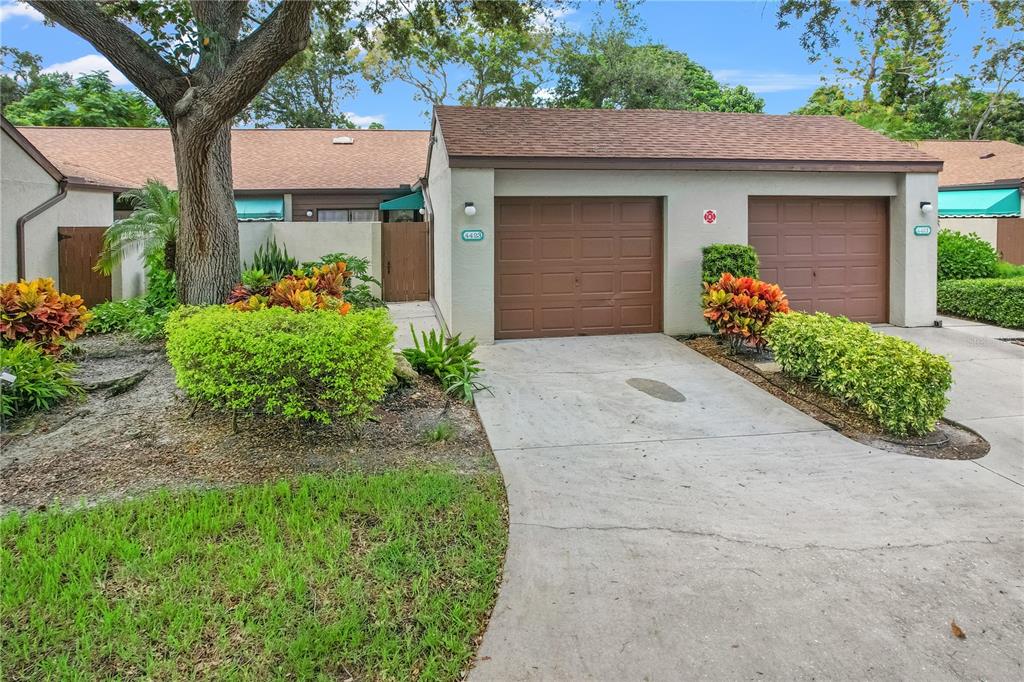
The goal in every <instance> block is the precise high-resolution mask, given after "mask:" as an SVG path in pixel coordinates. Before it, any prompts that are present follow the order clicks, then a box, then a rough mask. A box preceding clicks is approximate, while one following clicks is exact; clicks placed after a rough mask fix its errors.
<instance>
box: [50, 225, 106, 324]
mask: <svg viewBox="0 0 1024 682" xmlns="http://www.w3.org/2000/svg"><path fill="white" fill-rule="evenodd" d="M106 229H107V228H105V227H58V228H57V267H58V273H59V276H60V290H61V291H62V292H63V293H65V294H78V295H79V296H81V297H82V298H83V299H85V303H86V305H89V306H94V305H96V304H97V303H103V302H104V301H109V300H110V293H111V290H110V275H103V274H101V273H99V272H96V271H95V270H93V269H92V266H94V265H95V264H96V260H97V259H98V258H99V256H100V250H101V249H102V248H103V233H104V232H105V231H106Z"/></svg>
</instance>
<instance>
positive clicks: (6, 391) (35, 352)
mask: <svg viewBox="0 0 1024 682" xmlns="http://www.w3.org/2000/svg"><path fill="white" fill-rule="evenodd" d="M0 368H2V369H3V370H4V371H5V372H9V373H10V374H13V375H14V377H15V378H14V383H13V384H8V383H6V382H5V383H4V384H3V385H2V386H0V415H3V419H4V420H5V421H6V420H8V419H16V418H18V417H24V416H25V415H28V414H31V413H32V412H36V411H38V410H48V409H50V408H51V407H53V406H54V405H56V404H57V403H59V402H60V401H62V400H64V399H65V398H69V397H71V396H73V395H77V394H79V393H80V392H81V389H80V388H79V387H78V384H76V383H75V382H74V380H73V379H72V378H71V372H72V371H73V370H74V368H75V366H74V365H73V364H71V363H70V362H62V361H60V360H58V359H57V358H56V357H54V356H53V355H50V354H48V353H45V352H43V350H42V349H41V348H40V347H39V346H36V345H34V344H31V343H26V342H23V341H18V342H16V343H14V344H13V345H11V346H2V347H0Z"/></svg>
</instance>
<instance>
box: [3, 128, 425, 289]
mask: <svg viewBox="0 0 1024 682" xmlns="http://www.w3.org/2000/svg"><path fill="white" fill-rule="evenodd" d="M4 123H5V125H4V131H5V133H8V130H10V132H9V133H8V134H9V135H11V136H12V139H13V138H14V136H17V137H18V138H19V139H21V140H23V141H24V142H26V143H27V144H28V145H29V146H30V147H31V148H32V149H34V150H36V152H35V157H33V158H35V159H36V160H37V162H38V163H43V164H46V165H47V166H48V167H50V168H52V169H54V170H55V171H56V172H57V173H58V174H61V175H63V176H65V177H69V178H71V179H72V180H71V181H72V183H73V184H72V186H73V187H74V188H75V190H74V191H75V192H82V193H84V192H86V191H88V192H89V193H90V196H91V197H93V198H94V199H95V201H96V204H97V206H98V207H102V208H103V211H102V212H101V211H99V210H98V209H97V210H96V211H94V212H92V213H89V214H88V215H81V214H79V213H78V212H77V208H76V209H69V210H68V211H65V212H63V213H51V211H52V210H53V209H44V211H43V212H42V213H41V214H39V215H37V216H34V217H31V218H30V219H29V220H28V221H27V223H26V234H27V239H26V243H25V247H26V248H25V250H26V254H27V256H28V267H26V271H25V273H24V274H25V276H28V277H37V276H41V275H46V276H51V277H55V278H56V279H58V280H59V281H60V285H61V288H62V289H68V290H74V289H82V288H88V287H95V286H100V287H102V286H104V285H103V284H99V285H96V282H95V281H94V280H96V278H99V277H100V276H99V275H98V274H97V273H94V272H91V270H88V269H83V268H82V267H81V265H82V264H84V263H85V262H86V261H87V260H88V259H89V258H90V257H93V256H94V254H95V251H96V247H97V246H98V241H97V240H98V239H99V238H100V237H101V235H102V229H103V228H105V227H107V226H109V225H110V223H111V221H112V220H113V219H115V218H119V217H122V216H124V215H127V214H128V211H127V208H128V207H126V206H124V205H123V204H122V203H121V202H118V201H117V197H118V195H119V194H120V192H122V191H124V190H126V189H130V188H135V187H140V186H141V185H142V184H143V183H145V181H146V180H148V179H156V180H160V181H161V182H164V183H165V184H167V185H168V186H169V187H171V188H175V187H176V175H175V167H174V151H173V149H172V145H171V136H170V132H169V131H168V130H167V129H166V128H56V127H47V128H32V127H22V128H17V129H14V128H12V127H11V126H10V124H8V123H7V122H6V121H5V122H4ZM428 136H429V134H428V132H427V131H403V130H312V129H261V130H250V129H236V130H234V131H232V170H233V180H234V187H235V204H236V208H237V211H238V218H239V221H240V223H239V235H240V241H241V256H242V260H243V261H246V260H249V259H251V257H252V255H253V253H254V252H255V250H256V249H257V248H258V247H259V245H260V244H262V243H263V242H265V241H266V240H268V239H269V238H271V237H273V238H276V239H277V241H278V243H283V244H284V245H286V246H287V248H288V251H289V253H290V254H291V255H292V256H294V257H296V258H297V259H299V260H300V261H304V260H315V259H318V258H320V257H321V256H322V255H324V254H326V253H329V252H336V251H344V252H346V253H350V254H353V255H357V256H362V257H365V258H369V259H370V261H371V271H372V273H373V274H374V275H376V276H378V277H381V276H382V275H385V274H387V272H386V271H387V266H386V264H387V262H388V258H389V255H390V256H394V257H395V259H396V260H400V261H402V262H407V261H408V260H409V257H408V255H407V254H406V252H407V251H408V250H409V249H410V248H412V249H414V250H416V251H417V252H422V254H421V255H420V256H419V257H418V259H414V260H417V263H419V264H421V266H422V267H421V270H422V272H418V273H417V275H418V277H416V278H413V279H412V280H409V281H406V280H408V279H409V278H406V280H400V279H399V278H398V277H397V274H396V275H395V276H393V278H392V280H393V282H392V286H391V292H390V293H391V294H393V296H395V297H397V298H398V299H409V298H422V299H425V298H426V297H427V295H428V291H427V290H428V286H429V285H428V273H427V271H426V267H427V265H426V262H427V259H426V251H425V241H426V233H427V231H426V225H425V223H423V222H421V221H422V220H423V218H422V216H421V214H420V210H419V209H420V208H422V205H423V204H422V194H421V193H419V192H417V191H416V187H414V186H415V185H416V184H417V182H418V181H419V178H420V175H421V174H422V172H423V169H424V167H425V165H426V153H427V140H428ZM6 144H7V136H5V145H6ZM4 152H5V153H4V158H3V169H4V179H3V183H4V184H3V188H2V190H3V194H4V197H5V206H4V214H3V225H2V227H3V239H4V241H3V245H4V251H5V253H6V252H7V251H11V252H13V251H14V250H15V249H14V248H9V244H10V246H11V247H13V246H14V245H13V243H12V242H11V240H12V239H13V237H14V230H13V224H14V221H15V220H17V218H16V217H15V215H14V214H15V213H18V216H21V215H22V214H23V213H24V211H27V210H28V209H30V208H32V207H34V206H36V205H38V203H39V202H41V201H42V198H40V199H38V200H37V199H36V198H35V197H33V198H32V199H31V200H29V199H26V200H25V201H24V202H22V203H24V204H25V205H24V206H22V205H21V204H19V205H18V207H17V208H13V207H12V208H11V210H10V219H9V215H8V206H7V202H6V198H7V197H8V196H9V195H10V194H11V193H12V192H16V191H17V189H15V188H16V187H17V185H16V184H15V183H17V182H18V180H17V179H16V178H17V177H20V176H21V175H23V172H22V171H21V170H20V168H19V167H18V166H16V165H13V164H9V162H8V155H7V153H6V152H7V146H5V147H4ZM25 155H28V152H25ZM25 163H26V162H24V161H22V164H21V165H25ZM39 168H42V166H40V167H39ZM34 174H35V175H40V174H41V171H34ZM50 180H51V184H54V185H55V184H56V182H57V181H56V180H53V179H52V178H51V179H50ZM78 188H81V189H78ZM41 195H42V190H40V196H41ZM72 199H75V197H74V196H72V197H71V198H69V199H67V200H65V202H64V203H67V202H68V201H71V200H72ZM396 199H397V200H398V202H397V203H395V202H393V201H392V200H396ZM79 203H80V202H79V201H77V200H76V201H75V202H74V205H75V206H77V205H78V204H79ZM382 207H383V208H382ZM101 213H102V215H101ZM72 215H73V216H76V217H77V220H76V221H72V222H68V216H72ZM73 226H74V227H77V226H95V230H94V232H95V234H86V232H87V231H86V230H74V231H72V230H71V229H70V228H71V227H73ZM390 226H399V227H401V228H402V229H397V228H394V229H392V228H390ZM65 228H67V229H65ZM389 229H390V232H389ZM58 231H62V236H63V235H66V234H71V235H73V236H75V237H78V239H77V241H76V247H77V246H78V245H80V246H81V248H76V249H74V251H75V252H76V253H77V252H78V251H81V252H82V254H81V256H80V257H79V258H78V259H77V260H81V261H82V264H77V263H76V262H72V261H73V260H74V259H70V258H64V259H63V261H62V260H61V257H60V254H59V251H64V252H67V251H71V250H72V249H70V248H69V246H70V245H71V243H72V242H70V241H67V240H62V241H61V246H60V247H58ZM417 240H418V241H417ZM388 248H391V249H392V250H397V251H396V253H394V254H389V253H386V251H387V249H388ZM7 260H8V258H7V257H6V255H5V258H4V271H3V279H4V280H5V281H6V280H10V279H13V278H14V276H15V274H16V273H15V270H14V269H13V267H12V268H8V264H7ZM62 264H63V267H62ZM76 265H77V267H76ZM125 268H127V269H134V270H135V272H134V274H133V275H132V276H131V277H128V276H121V277H119V276H118V275H117V273H115V277H114V281H113V282H112V283H110V284H108V285H106V286H108V288H109V290H110V294H111V295H112V296H113V297H114V298H118V297H120V296H131V295H136V294H137V293H139V291H140V290H141V286H142V275H141V267H140V266H139V265H138V259H134V260H132V259H129V262H128V263H127V264H126V266H125ZM85 280H88V281H85ZM119 280H120V282H121V284H120V286H119V285H118V281H119ZM385 285H386V286H385V288H388V287H387V285H388V283H387V282H386V283H385ZM92 298H93V300H95V298H96V296H95V295H94V296H93V297H92ZM87 300H89V297H87Z"/></svg>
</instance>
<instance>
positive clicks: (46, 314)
mask: <svg viewBox="0 0 1024 682" xmlns="http://www.w3.org/2000/svg"><path fill="white" fill-rule="evenodd" d="M91 317H92V313H90V312H89V311H88V310H87V309H86V307H85V302H84V301H83V300H82V297H81V296H78V295H77V294H76V295H70V294H62V293H60V292H59V291H57V287H56V286H55V285H54V283H53V280H52V279H50V278H49V277H41V278H39V279H34V280H32V281H26V280H21V281H19V282H8V283H7V284H4V285H2V286H0V337H2V338H3V341H4V344H5V345H10V344H13V343H15V342H17V341H25V342H28V343H32V344H35V345H36V346H38V347H39V348H40V349H42V350H43V351H45V352H47V353H53V354H56V353H59V352H60V350H61V348H62V347H63V344H64V342H65V341H71V340H74V339H75V338H76V337H77V336H78V335H79V334H81V333H82V332H84V331H85V323H86V322H88V321H89V319H90V318H91Z"/></svg>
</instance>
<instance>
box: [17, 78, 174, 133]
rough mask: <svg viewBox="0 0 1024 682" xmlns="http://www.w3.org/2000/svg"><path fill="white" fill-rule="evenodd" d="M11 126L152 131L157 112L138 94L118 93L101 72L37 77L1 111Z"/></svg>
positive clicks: (156, 121)
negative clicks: (130, 128)
mask: <svg viewBox="0 0 1024 682" xmlns="http://www.w3.org/2000/svg"><path fill="white" fill-rule="evenodd" d="M4 116H6V117H7V119H8V120H9V121H10V122H11V123H14V124H15V125H31V126H102V127H120V126H137V127H142V128H146V127H152V126H157V125H160V124H161V120H160V112H159V111H158V110H157V108H156V107H154V106H153V104H152V103H151V102H150V101H149V100H148V99H147V98H146V97H145V96H144V95H142V94H140V93H138V92H133V91H127V90H120V89H118V88H115V87H114V86H113V85H112V84H111V82H110V76H108V75H107V74H106V73H105V72H103V71H96V72H94V73H87V74H84V75H82V76H79V77H78V78H72V77H71V76H69V75H68V74H66V73H46V74H39V75H37V76H36V77H35V79H34V80H33V81H32V82H31V84H30V86H29V88H28V89H27V92H26V93H25V94H24V95H23V96H21V97H20V98H19V99H18V100H17V101H15V102H13V103H11V104H9V105H7V106H6V107H4Z"/></svg>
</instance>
